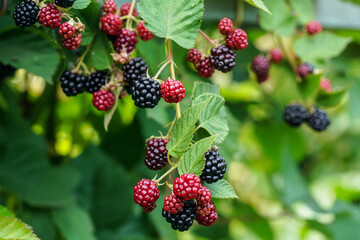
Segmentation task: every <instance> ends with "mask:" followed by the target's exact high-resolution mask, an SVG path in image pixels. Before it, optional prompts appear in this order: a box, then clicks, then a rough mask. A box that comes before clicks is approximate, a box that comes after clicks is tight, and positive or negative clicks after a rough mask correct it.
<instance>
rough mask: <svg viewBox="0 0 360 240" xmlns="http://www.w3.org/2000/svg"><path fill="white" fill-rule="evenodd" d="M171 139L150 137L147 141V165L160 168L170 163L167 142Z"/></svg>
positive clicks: (151, 167)
mask: <svg viewBox="0 0 360 240" xmlns="http://www.w3.org/2000/svg"><path fill="white" fill-rule="evenodd" d="M168 142H169V139H166V138H150V139H148V140H147V141H146V145H147V147H146V155H145V160H144V161H145V165H146V166H147V167H148V168H149V169H151V170H160V169H162V168H163V167H165V166H166V165H167V164H168V160H167V154H168V150H167V149H166V144H167V143H168Z"/></svg>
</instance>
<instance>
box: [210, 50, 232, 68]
mask: <svg viewBox="0 0 360 240" xmlns="http://www.w3.org/2000/svg"><path fill="white" fill-rule="evenodd" d="M235 60H236V53H235V52H234V51H233V50H231V49H230V48H228V47H227V46H225V45H221V46H218V47H216V48H213V49H211V55H210V62H211V64H212V65H214V67H215V68H216V69H217V70H220V71H221V72H223V73H227V72H229V71H231V70H232V69H233V68H234V67H235V65H236V62H235Z"/></svg>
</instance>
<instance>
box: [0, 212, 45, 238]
mask: <svg viewBox="0 0 360 240" xmlns="http://www.w3.org/2000/svg"><path fill="white" fill-rule="evenodd" d="M0 239H2V240H3V239H9V240H40V239H39V238H38V237H37V236H36V235H35V234H34V233H33V231H32V230H31V227H30V226H28V225H26V224H25V223H23V222H21V221H19V220H18V219H16V218H9V217H0Z"/></svg>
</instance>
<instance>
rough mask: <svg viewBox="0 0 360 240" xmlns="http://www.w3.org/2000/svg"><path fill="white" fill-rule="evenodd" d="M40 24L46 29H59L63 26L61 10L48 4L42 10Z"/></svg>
mask: <svg viewBox="0 0 360 240" xmlns="http://www.w3.org/2000/svg"><path fill="white" fill-rule="evenodd" d="M39 23H41V24H42V25H43V26H44V27H49V28H58V27H59V26H60V24H61V12H60V10H59V9H58V8H57V7H56V6H55V5H53V4H50V3H49V4H46V6H45V7H43V8H42V9H41V10H40V14H39Z"/></svg>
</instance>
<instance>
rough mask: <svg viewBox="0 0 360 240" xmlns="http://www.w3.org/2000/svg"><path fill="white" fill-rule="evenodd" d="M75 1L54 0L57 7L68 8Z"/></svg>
mask: <svg viewBox="0 0 360 240" xmlns="http://www.w3.org/2000/svg"><path fill="white" fill-rule="evenodd" d="M74 3H75V0H55V4H56V5H58V6H59V7H63V8H69V7H72V6H73V5H74Z"/></svg>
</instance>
